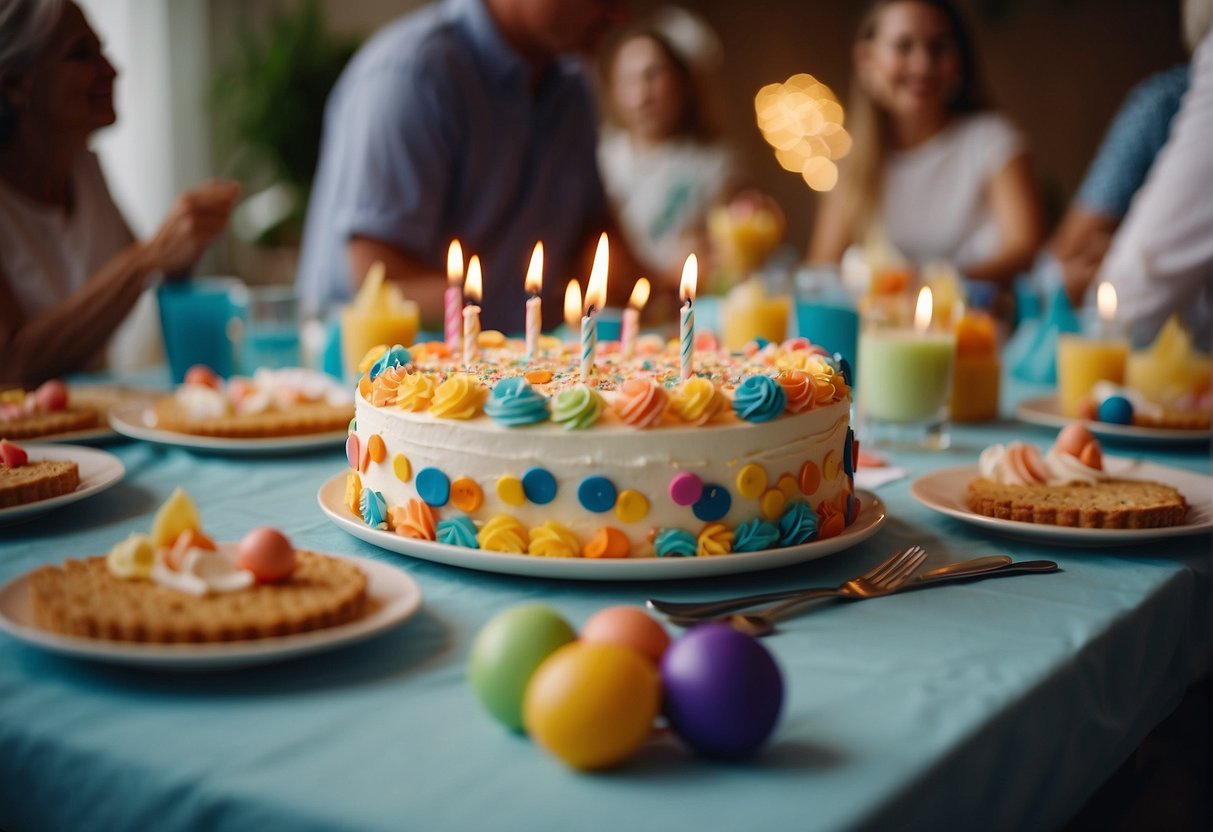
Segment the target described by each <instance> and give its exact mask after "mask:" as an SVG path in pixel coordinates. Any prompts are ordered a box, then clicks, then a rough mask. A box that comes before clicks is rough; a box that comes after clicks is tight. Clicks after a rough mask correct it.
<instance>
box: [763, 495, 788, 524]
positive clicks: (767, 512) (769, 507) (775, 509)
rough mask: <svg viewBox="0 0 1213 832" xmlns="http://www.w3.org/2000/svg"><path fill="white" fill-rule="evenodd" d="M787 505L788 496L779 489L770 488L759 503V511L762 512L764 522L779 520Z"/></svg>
mask: <svg viewBox="0 0 1213 832" xmlns="http://www.w3.org/2000/svg"><path fill="white" fill-rule="evenodd" d="M787 504H788V498H787V495H785V494H784V493H783V491H781V490H780V489H778V488H768V489H767V490H766V491H764V492H763V494H762V499H761V500H759V501H758V506H759V510H760V511H761V512H762V517H763V519H764V520H777V519H779V516H780V515H781V514H783V510H784V508H786V507H787Z"/></svg>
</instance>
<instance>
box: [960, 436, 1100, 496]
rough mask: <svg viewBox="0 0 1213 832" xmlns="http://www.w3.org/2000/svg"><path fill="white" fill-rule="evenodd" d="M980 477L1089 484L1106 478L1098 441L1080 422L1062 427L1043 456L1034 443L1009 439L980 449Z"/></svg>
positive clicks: (1025, 482)
mask: <svg viewBox="0 0 1213 832" xmlns="http://www.w3.org/2000/svg"><path fill="white" fill-rule="evenodd" d="M977 466H978V469H979V471H980V472H981V476H982V477H984V478H985V479H987V480H990V481H991V482H996V483H999V484H1001V485H1068V484H1071V483H1085V484H1087V485H1091V484H1094V483H1097V482H1102V481H1104V480H1108V479H1110V477H1109V476H1108V474H1107V473H1106V472H1105V471H1104V470H1103V459H1102V452H1101V450H1100V447H1099V443H1098V441H1097V440H1096V439H1095V437H1094V436H1092V435H1091V432H1090V431H1088V430H1087V429H1086V428H1085V427H1083V426H1082V425H1081V424H1078V423H1074V424H1071V425H1068V426H1066V428H1065V429H1064V430H1062V432H1061V433H1060V434H1058V437H1057V441H1056V442H1054V443H1053V446H1052V447H1051V448H1050V449H1049V451H1048V453H1046V454H1045V455H1044V456H1043V457H1042V456H1041V454H1040V451H1039V450H1037V448H1036V446H1035V445H1029V444H1028V443H1026V442H1018V441H1017V442H1011V443H1009V444H1007V445H991V446H990V447H988V448H986V449H985V450H984V451H982V452H981V456H980V457H979V458H978V462H977Z"/></svg>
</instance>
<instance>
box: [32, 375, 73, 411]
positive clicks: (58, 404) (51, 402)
mask: <svg viewBox="0 0 1213 832" xmlns="http://www.w3.org/2000/svg"><path fill="white" fill-rule="evenodd" d="M34 401H36V402H37V403H38V407H40V408H41V409H42V410H50V411H55V410H63V409H65V408H66V407H67V385H66V384H64V383H63V382H62V381H59V380H58V379H51V380H50V381H47V382H43V384H42V386H41V387H39V388H38V389H37V390H35V391H34Z"/></svg>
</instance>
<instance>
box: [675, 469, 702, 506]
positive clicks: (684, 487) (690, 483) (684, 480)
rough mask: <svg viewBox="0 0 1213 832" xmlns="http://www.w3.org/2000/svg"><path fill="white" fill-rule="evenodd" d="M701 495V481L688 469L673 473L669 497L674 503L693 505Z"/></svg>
mask: <svg viewBox="0 0 1213 832" xmlns="http://www.w3.org/2000/svg"><path fill="white" fill-rule="evenodd" d="M701 496H703V481H702V480H700V479H699V477H697V476H695V475H694V474H692V473H691V472H689V471H683V472H682V473H680V474H675V475H674V478H673V479H672V480H670V499H671V500H673V501H674V505H679V506H689V505H693V504H694V503H695V502H696V501H697V500H698V499H699V498H700V497H701Z"/></svg>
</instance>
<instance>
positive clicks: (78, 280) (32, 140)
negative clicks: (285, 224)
mask: <svg viewBox="0 0 1213 832" xmlns="http://www.w3.org/2000/svg"><path fill="white" fill-rule="evenodd" d="M116 75H117V73H116V72H115V70H114V67H113V66H112V65H111V64H110V62H109V61H108V60H107V59H106V57H105V55H104V53H103V51H102V48H101V44H100V42H99V41H98V40H97V36H96V34H95V33H94V32H93V30H92V28H91V27H90V26H89V24H88V21H87V20H85V17H84V14H83V13H82V12H81V10H80V8H79V7H78V6H77V5H76V4H75V3H72V2H68V1H67V0H0V383H6V384H25V385H34V384H37V383H39V382H40V381H43V380H45V379H47V378H50V377H53V376H57V375H60V374H63V373H67V372H70V371H73V370H80V369H85V368H88V367H91V366H95V365H96V364H97V358H98V356H100V354H101V353H102V351H103V349H104V347H105V344H106V341H107V340H108V339H109V337H110V335H111V334H112V333H113V332H114V330H115V329H116V328H117V327H118V325H119V324H120V323H121V322H122V320H123V318H124V317H126V315H127V313H128V312H130V310H131V308H132V307H133V306H134V304H135V301H136V300H137V299H138V298H139V295H140V292H141V291H142V290H143V288H144V285H145V284H146V283H147V281H148V279H149V277H151V276H152V275H153V274H156V273H159V272H165V273H170V274H172V273H181V272H184V271H185V270H186V269H188V268H189V267H191V266H192V265H193V264H194V263H195V262H196V261H197V259H198V258H199V256H201V254H202V252H203V250H204V249H205V248H206V246H207V245H208V244H209V243H210V242H211V241H212V240H213V239H214V238H215V237H216V236H217V235H218V234H219V233H220V232H221V231H222V230H223V228H224V227H225V226H226V224H227V218H228V214H229V213H230V210H231V206H232V203H233V201H234V200H235V198H236V196H237V191H238V189H237V187H236V186H235V185H233V184H230V183H219V182H214V183H208V184H207V185H204V186H202V187H200V188H198V189H196V190H194V191H189V192H187V193H184V194H182V195H181V196H179V197H178V198H177V200H176V202H175V203H174V204H173V206H172V208H171V209H170V211H169V213H168V216H167V217H166V218H165V220H164V223H163V225H161V227H160V229H159V230H158V231H157V232H156V234H155V236H154V237H153V238H152V239H151V240H149V241H147V242H139V241H136V240H134V238H133V236H132V235H131V232H130V229H129V228H128V226H127V224H126V221H125V220H124V219H123V218H122V214H121V213H120V212H119V210H118V208H117V207H116V206H115V205H114V201H113V199H112V198H111V196H110V193H109V189H108V188H107V187H106V184H105V178H104V176H103V175H102V173H101V169H100V167H99V166H98V164H97V159H96V157H95V156H94V155H93V154H92V153H91V152H90V151H89V150H88V139H89V136H91V135H92V134H93V132H95V131H96V130H98V129H100V128H102V127H106V126H108V125H110V124H113V123H114V121H115V119H116V115H115V113H114V99H113V90H114V78H115V77H116Z"/></svg>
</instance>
